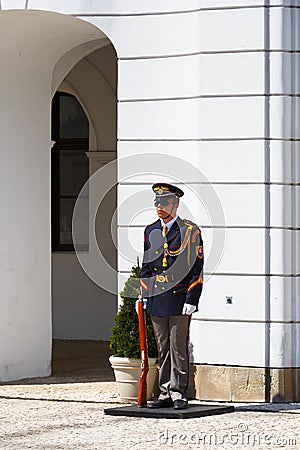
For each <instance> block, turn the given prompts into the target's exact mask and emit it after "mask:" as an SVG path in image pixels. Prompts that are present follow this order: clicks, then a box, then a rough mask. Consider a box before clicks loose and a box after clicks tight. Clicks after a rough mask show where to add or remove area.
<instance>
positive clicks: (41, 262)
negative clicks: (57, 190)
mask: <svg viewBox="0 0 300 450" xmlns="http://www.w3.org/2000/svg"><path fill="white" fill-rule="evenodd" d="M0 42H1V44H0V58H1V66H2V69H1V74H0V97H1V104H2V108H1V110H0V129H1V165H0V187H1V192H2V213H3V220H2V221H1V225H0V230H1V236H2V239H1V252H0V267H1V269H0V279H1V297H2V299H3V301H2V302H1V307H0V308H1V314H0V317H1V326H0V342H1V344H0V380H1V381H7V380H13V379H21V378H27V377H35V376H46V375H49V373H50V371H51V367H50V362H51V341H52V339H51V338H52V326H51V249H50V195H49V194H50V170H49V167H50V149H51V136H50V102H51V98H52V95H53V94H54V93H55V91H56V89H57V88H58V86H59V85H60V83H61V82H62V80H63V79H64V78H65V77H66V75H67V74H68V73H69V72H70V71H71V69H72V68H73V67H74V66H75V65H76V64H77V63H78V62H79V61H80V60H82V58H83V57H85V56H86V55H88V54H90V53H91V52H93V51H95V50H96V49H99V48H101V47H103V46H104V45H106V44H107V43H108V38H107V36H106V35H105V34H104V33H102V31H101V30H100V29H98V28H97V27H95V26H94V25H92V24H90V23H88V22H86V21H83V20H80V19H77V18H75V17H71V16H68V15H64V14H59V13H53V12H47V11H35V10H25V11H24V10H6V11H0ZM94 150H97V149H94ZM8 343H9V345H8Z"/></svg>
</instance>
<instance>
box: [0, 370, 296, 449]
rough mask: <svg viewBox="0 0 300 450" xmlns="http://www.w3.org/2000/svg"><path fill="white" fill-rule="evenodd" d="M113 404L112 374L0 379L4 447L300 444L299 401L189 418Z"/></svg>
mask: <svg viewBox="0 0 300 450" xmlns="http://www.w3.org/2000/svg"><path fill="white" fill-rule="evenodd" d="M83 379H84V380H85V382H82V380H83ZM108 406H109V407H112V406H116V407H117V406H120V400H119V398H118V394H117V391H116V385H115V383H114V382H111V381H100V382H99V381H95V380H93V379H92V380H90V381H89V380H88V378H85V377H81V381H79V380H78V379H72V378H70V377H68V378H65V377H64V378H63V377H61V378H60V377H59V376H56V377H50V378H47V379H40V380H37V379H36V380H30V381H27V382H19V383H16V382H15V383H11V384H7V385H1V386H0V418H1V431H0V449H20V450H25V449H37V450H41V449H61V450H68V449H72V450H73V449H76V450H77V449H78V450H79V449H88V450H96V449H97V450H98V449H99V450H100V449H101V450H102V449H122V450H123V449H143V450H145V449H146V448H150V449H181V448H182V449H195V448H202V449H247V448H251V449H253V448H255V449H256V448H257V449H272V450H273V449H275V450H276V449H277V448H278V449H279V448H286V449H300V415H299V414H300V404H299V405H298V404H276V405H274V404H273V405H261V404H257V405H241V404H239V405H235V406H236V412H234V413H230V414H224V415H219V416H210V417H203V418H198V419H185V420H182V419H181V420H177V419H143V418H129V417H115V416H108V415H104V412H103V410H104V409H105V408H106V407H108Z"/></svg>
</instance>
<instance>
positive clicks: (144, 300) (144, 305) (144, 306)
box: [135, 298, 147, 314]
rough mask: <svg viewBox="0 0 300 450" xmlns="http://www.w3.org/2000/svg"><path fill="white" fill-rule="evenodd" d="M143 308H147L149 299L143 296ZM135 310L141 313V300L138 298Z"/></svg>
mask: <svg viewBox="0 0 300 450" xmlns="http://www.w3.org/2000/svg"><path fill="white" fill-rule="evenodd" d="M143 308H144V309H146V308H147V299H146V298H143ZM135 310H136V313H137V314H138V313H139V300H137V301H136V302H135Z"/></svg>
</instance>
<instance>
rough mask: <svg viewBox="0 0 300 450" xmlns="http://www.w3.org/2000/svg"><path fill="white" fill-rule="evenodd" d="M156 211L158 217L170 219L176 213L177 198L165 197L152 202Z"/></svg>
mask: <svg viewBox="0 0 300 450" xmlns="http://www.w3.org/2000/svg"><path fill="white" fill-rule="evenodd" d="M154 204H155V206H156V212H157V215H158V217H159V218H160V219H163V220H164V219H169V220H171V219H172V218H173V217H175V216H176V214H177V209H178V200H177V199H176V198H175V197H167V198H164V199H162V200H156V201H155V202H154Z"/></svg>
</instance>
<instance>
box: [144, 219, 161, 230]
mask: <svg viewBox="0 0 300 450" xmlns="http://www.w3.org/2000/svg"><path fill="white" fill-rule="evenodd" d="M159 221H160V220H159V219H158V220H155V221H154V222H152V223H149V225H147V226H146V228H148V227H152V225H155V224H156V223H157V222H159Z"/></svg>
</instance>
